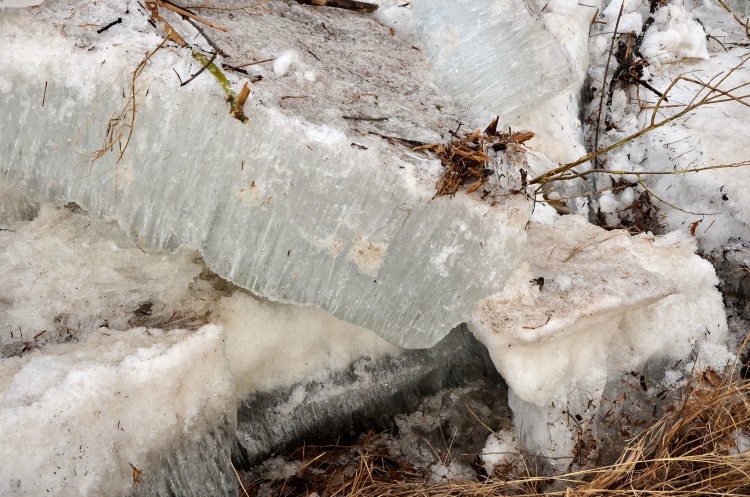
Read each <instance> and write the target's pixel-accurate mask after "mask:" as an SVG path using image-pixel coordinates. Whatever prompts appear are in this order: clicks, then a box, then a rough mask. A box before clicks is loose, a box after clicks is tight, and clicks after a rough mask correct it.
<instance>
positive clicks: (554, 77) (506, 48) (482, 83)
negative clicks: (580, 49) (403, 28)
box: [414, 0, 575, 116]
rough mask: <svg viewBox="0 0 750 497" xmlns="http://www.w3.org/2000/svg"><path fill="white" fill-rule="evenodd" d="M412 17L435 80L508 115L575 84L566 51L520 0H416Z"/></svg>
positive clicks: (530, 6)
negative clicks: (483, 0)
mask: <svg viewBox="0 0 750 497" xmlns="http://www.w3.org/2000/svg"><path fill="white" fill-rule="evenodd" d="M414 16H415V18H416V19H417V24H418V26H419V27H418V29H419V30H420V31H421V38H422V41H423V45H424V47H425V49H426V50H427V53H428V54H429V55H430V57H431V59H432V62H433V73H434V74H435V80H436V83H437V85H438V86H439V87H440V88H442V89H443V90H445V91H446V92H448V93H449V94H451V95H453V96H456V97H458V98H460V99H465V100H466V101H468V102H470V103H471V104H472V105H476V106H479V107H484V108H488V109H490V110H491V111H492V112H495V113H497V114H500V115H503V116H508V115H510V114H511V113H512V112H513V111H516V110H519V109H523V108H527V109H528V108H529V107H531V106H533V105H534V104H538V103H540V102H542V101H544V100H546V99H549V98H550V97H552V96H554V95H557V94H560V93H562V92H563V91H564V90H566V89H568V88H570V87H572V86H573V84H574V80H575V77H574V74H573V67H572V64H571V61H570V56H569V54H568V51H567V50H565V48H563V46H562V45H561V44H560V42H559V41H558V40H557V38H555V36H554V35H553V34H552V33H551V32H550V31H549V30H547V28H546V27H545V25H544V21H543V20H542V19H541V17H540V16H539V15H538V14H537V12H536V11H535V9H534V7H533V6H532V4H531V3H530V2H524V1H522V0H493V1H489V2H475V1H472V0H420V1H418V2H415V5H414Z"/></svg>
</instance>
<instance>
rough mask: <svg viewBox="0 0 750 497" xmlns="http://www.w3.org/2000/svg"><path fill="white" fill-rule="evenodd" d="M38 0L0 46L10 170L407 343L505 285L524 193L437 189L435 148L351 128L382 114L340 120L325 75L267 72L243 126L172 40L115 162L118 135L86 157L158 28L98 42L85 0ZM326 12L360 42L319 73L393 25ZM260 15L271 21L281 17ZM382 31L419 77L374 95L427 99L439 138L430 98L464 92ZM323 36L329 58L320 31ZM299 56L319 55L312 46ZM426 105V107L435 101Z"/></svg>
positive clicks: (148, 242)
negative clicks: (407, 91)
mask: <svg viewBox="0 0 750 497" xmlns="http://www.w3.org/2000/svg"><path fill="white" fill-rule="evenodd" d="M44 8H45V9H49V10H45V11H44V12H43V13H42V14H41V15H40V14H36V16H37V17H36V21H32V20H31V15H30V14H29V15H26V14H24V13H23V12H19V13H14V14H11V15H7V16H3V17H2V18H0V32H1V33H2V36H3V40H2V42H3V44H4V45H5V47H6V49H7V52H8V53H9V54H12V55H11V56H9V57H4V58H3V60H2V61H0V85H1V86H2V88H3V93H2V99H3V104H2V106H3V110H4V115H5V118H4V119H3V120H2V122H1V123H0V151H2V159H0V160H1V161H2V162H0V171H1V172H2V177H3V178H4V179H7V180H8V181H10V182H11V183H13V184H15V185H18V186H20V187H22V188H23V190H24V191H26V192H28V193H30V194H32V195H33V196H35V197H36V198H37V199H39V200H50V201H54V202H67V201H75V202H77V203H78V204H80V205H81V206H83V207H84V208H85V209H87V210H89V211H90V212H91V213H92V214H94V215H97V216H100V217H104V218H111V219H115V220H117V221H118V222H119V224H120V226H121V227H122V228H123V229H125V230H126V231H127V232H128V233H129V234H130V235H131V236H132V238H133V240H135V241H136V242H137V243H138V244H140V245H141V246H142V247H143V248H145V249H150V250H174V249H176V248H178V247H180V246H183V245H187V246H192V247H195V248H197V249H199V250H200V251H201V253H202V254H203V256H204V258H205V260H206V263H207V264H208V265H209V266H210V267H211V268H212V269H213V270H214V271H216V272H217V273H218V274H219V275H221V276H223V277H225V278H226V279H228V280H230V281H232V282H234V283H236V284H238V285H240V286H243V287H245V288H247V289H249V290H251V291H253V292H255V293H256V294H259V295H262V296H265V297H268V298H270V299H272V300H276V301H280V302H291V303H296V304H303V305H315V306H318V307H320V308H322V309H324V310H326V311H328V312H330V313H331V314H333V315H334V316H337V317H339V318H341V319H343V320H346V321H348V322H351V323H355V324H358V325H360V326H363V327H365V328H369V329H371V330H373V331H376V332H377V333H379V334H381V335H382V336H384V337H385V338H387V339H388V340H390V341H392V342H393V343H396V344H398V345H401V346H404V347H427V346H430V345H433V344H434V343H435V342H436V341H438V340H439V339H440V338H442V337H443V336H444V335H445V334H447V333H448V331H449V330H450V329H451V328H452V327H453V326H455V325H456V324H457V323H460V322H462V321H465V320H467V319H468V318H469V316H470V313H471V311H472V310H473V308H474V306H475V305H476V303H477V302H478V301H479V300H481V299H482V298H484V297H487V296H488V295H490V294H492V293H495V292H497V291H498V290H500V289H502V288H503V285H504V283H505V281H506V280H507V278H508V276H509V275H510V273H511V272H512V269H513V268H514V267H515V266H516V265H517V264H518V262H519V260H520V257H521V251H522V248H523V245H524V239H525V231H524V228H525V226H526V222H527V220H528V217H529V214H530V209H531V206H530V203H529V202H528V200H526V199H525V198H524V197H523V196H519V195H516V196H509V197H507V199H506V200H504V201H502V202H499V203H497V204H496V205H490V204H489V203H487V202H482V201H479V200H477V199H472V198H470V197H468V196H465V195H458V196H456V197H455V198H448V197H443V198H437V199H432V196H433V194H434V183H435V180H436V179H437V173H438V168H439V166H438V165H437V164H436V163H435V162H434V161H429V160H426V159H425V158H422V157H416V156H415V155H414V154H413V153H411V152H410V151H409V150H408V148H406V149H403V148H401V149H399V148H397V147H394V146H393V145H392V144H391V143H390V142H388V141H386V140H384V139H383V138H382V137H381V136H378V135H375V134H369V135H367V136H363V133H360V132H357V129H358V127H357V126H370V129H371V128H372V126H375V124H374V123H378V121H371V120H370V121H368V120H361V122H360V124H358V125H357V126H354V125H350V124H347V123H348V122H349V121H353V120H351V119H344V118H343V117H342V114H344V113H345V112H348V111H347V110H346V109H343V108H342V107H336V106H331V103H330V102H326V101H325V100H320V99H319V100H316V98H315V97H316V93H315V92H320V95H322V96H323V97H325V96H326V95H328V92H329V90H328V89H327V88H326V87H325V86H323V87H322V88H321V87H317V86H315V85H314V84H308V83H310V82H309V81H307V80H306V79H305V78H304V77H303V78H296V76H295V79H294V80H293V81H292V80H289V79H285V76H274V75H272V74H270V73H266V77H267V78H266V79H267V80H268V82H267V83H266V85H267V88H271V89H269V90H267V92H266V90H264V87H261V86H259V87H258V89H257V91H258V93H259V96H258V100H256V101H255V102H253V103H252V104H250V105H248V107H247V108H246V112H247V113H248V114H249V115H250V116H251V120H250V122H249V123H248V124H246V125H242V124H240V123H239V122H238V121H236V120H234V119H231V118H230V117H228V116H227V115H226V104H225V102H224V101H223V98H221V97H220V96H219V95H218V94H217V93H218V92H217V91H215V90H214V86H213V85H215V81H212V80H211V79H210V77H208V76H205V78H207V79H205V80H201V82H200V83H199V81H198V80H196V81H195V82H194V83H193V84H191V85H189V86H186V87H181V88H180V87H179V86H177V85H178V84H179V83H178V81H177V78H176V77H175V76H174V72H173V68H175V69H177V70H178V71H180V72H182V73H189V72H190V71H195V70H196V69H197V67H196V66H193V67H192V68H191V67H188V66H187V64H186V63H185V62H184V59H185V58H187V59H190V57H189V53H188V54H185V53H182V52H181V51H179V50H177V49H168V50H163V51H162V52H159V53H157V54H155V55H154V56H153V57H152V62H151V63H150V64H149V66H148V68H147V71H146V72H145V73H144V75H143V78H142V79H141V81H142V82H143V86H138V87H137V91H138V94H137V113H136V120H135V124H134V133H133V136H132V140H131V141H130V143H129V145H128V148H127V150H126V152H125V154H124V156H123V158H122V160H121V161H120V162H119V163H117V162H116V158H117V155H118V153H117V147H119V146H121V145H123V143H124V142H121V143H119V144H117V145H115V147H113V148H114V149H115V150H114V151H113V152H110V153H108V154H105V155H104V156H103V157H102V159H100V160H99V161H97V162H95V163H93V164H91V163H90V162H87V161H86V158H87V157H88V155H87V154H89V153H90V152H91V151H93V150H96V149H97V148H98V147H100V146H101V143H102V133H103V130H105V129H106V128H107V125H108V119H110V117H111V116H112V113H113V111H114V112H115V113H116V112H117V109H121V108H122V106H123V103H124V100H123V94H126V95H127V92H128V90H129V88H130V82H131V78H130V74H129V73H130V71H132V69H133V67H134V65H133V62H135V63H137V61H138V60H139V58H140V57H141V55H140V54H138V53H137V52H138V51H140V52H141V53H142V52H144V51H145V50H147V49H149V48H153V47H152V46H151V45H153V44H154V43H156V44H158V43H159V41H160V40H159V39H158V37H156V36H155V35H153V34H150V33H148V32H147V33H145V34H136V33H137V32H133V31H130V32H129V33H130V36H131V38H127V37H119V38H117V37H115V38H114V40H109V41H107V42H106V43H102V42H101V39H99V38H96V37H94V36H93V35H92V33H90V32H86V31H85V28H81V27H80V26H81V25H83V24H84V23H83V22H81V23H80V24H75V23H74V21H83V17H81V16H82V15H83V14H82V12H88V11H87V10H86V9H81V10H76V9H75V7H74V6H69V5H59V4H57V5H55V4H50V5H46V6H45V7H44ZM108 8H110V9H113V7H111V6H110V7H107V6H99V7H97V10H94V11H93V14H88V15H95V16H97V18H100V19H102V20H107V19H109V18H110V17H108V16H113V15H115V14H117V11H116V9H115V10H113V11H112V12H110V11H107V10H106V9H108ZM274 8H278V9H287V10H286V13H287V16H278V15H277V14H274V15H268V16H263V17H261V18H260V19H261V22H265V23H273V22H276V23H277V24H278V25H279V26H287V25H290V24H293V25H294V26H296V28H295V29H297V30H298V31H299V32H300V33H304V32H305V31H304V30H305V29H306V28H305V27H304V25H303V23H301V22H300V21H299V20H298V21H296V22H293V23H290V19H292V20H294V19H295V18H299V19H302V18H305V19H306V17H305V16H311V15H317V14H310V12H314V11H310V10H309V9H308V10H305V9H303V8H302V7H299V6H291V7H290V6H288V5H286V4H281V3H279V4H278V5H277V4H276V3H274ZM55 9H57V10H55ZM275 15H276V16H277V17H274V16H275ZM321 15H324V16H334V17H333V18H330V19H329V18H325V21H321V20H320V19H318V20H317V23H321V22H327V23H329V24H330V25H331V26H336V27H337V29H344V28H346V29H348V30H350V32H348V35H347V36H343V35H340V36H339V37H338V42H337V43H335V44H331V45H332V46H335V47H337V48H336V50H339V49H340V48H341V46H344V47H349V52H348V53H349V55H351V57H350V58H340V59H335V60H334V59H333V57H332V58H331V59H330V60H331V62H329V63H328V65H325V64H323V65H320V66H316V67H317V68H318V69H317V70H318V74H322V75H323V76H325V72H324V70H325V69H326V68H330V70H331V71H332V72H333V71H335V72H336V75H338V76H340V77H342V78H343V77H344V75H345V73H346V71H345V70H343V69H342V66H343V68H344V69H346V67H347V66H346V64H348V63H350V62H349V61H352V62H351V64H355V61H356V64H358V65H357V66H356V67H357V68H359V67H360V66H359V65H361V61H359V59H356V58H355V57H354V55H353V54H356V49H357V48H358V47H359V46H360V45H359V44H360V41H359V39H358V38H357V37H356V36H354V35H355V34H357V33H362V36H365V35H366V33H369V32H371V31H372V30H373V29H380V30H382V31H384V33H386V34H385V35H384V36H385V39H387V37H388V36H389V35H388V34H387V30H386V28H383V27H382V26H379V25H377V24H375V23H374V22H372V21H368V20H362V19H360V20H356V19H357V18H355V17H354V16H352V15H351V14H348V13H345V14H340V13H327V12H326V13H325V14H321ZM45 16H46V17H45ZM64 16H70V19H71V20H70V21H68V23H67V29H66V33H65V34H61V33H60V32H59V31H57V30H56V29H54V27H53V25H52V21H51V19H53V18H61V17H64ZM130 16H131V17H129V18H128V21H127V22H126V21H125V20H124V21H123V24H124V25H125V27H127V26H128V25H130V26H131V27H133V29H136V26H137V29H138V30H143V29H149V30H150V27H148V25H147V24H146V17H145V15H144V14H143V13H139V12H136V11H132V12H131V14H130ZM347 16H348V17H347ZM45 19H46V21H48V22H47V23H45V22H44V21H45ZM243 19H245V21H244V22H249V21H247V18H243ZM334 22H336V23H338V24H331V23H334ZM139 23H140V24H139ZM144 26H145V28H144ZM185 29H187V28H185ZM237 29H239V28H237ZM264 29H266V30H267V33H268V36H271V32H272V31H273V30H272V29H271V28H269V27H265V28H264ZM321 29H322V28H321ZM329 29H332V28H329ZM357 30H358V31H357ZM42 32H43V33H44V34H43V35H42ZM243 32H244V31H243ZM291 33H292V34H293V35H295V36H296V34H295V33H297V32H295V31H291ZM113 36H115V35H113ZM300 36H301V35H300ZM368 36H370V35H368ZM368 39H369V38H368ZM270 40H271V41H268V42H267V44H269V46H270V45H273V44H274V43H276V44H279V46H281V44H283V43H293V41H294V40H293V39H291V40H290V39H289V32H283V33H280V34H277V35H276V37H275V38H271V39H270ZM284 40H286V41H284ZM236 41H237V39H235V42H236ZM312 41H314V40H312ZM312 41H311V40H307V43H311V42H312ZM387 43H389V45H388V47H389V48H390V49H391V51H390V52H382V53H380V55H379V58H378V54H377V52H376V51H373V50H370V53H369V56H370V57H376V58H375V59H372V58H371V59H370V60H369V64H370V65H373V66H375V65H377V64H383V65H387V67H388V68H389V71H392V74H390V75H389V78H390V80H392V81H400V80H403V81H410V82H411V85H412V86H411V87H414V88H417V87H419V88H421V89H419V90H415V92H414V94H413V95H411V96H409V97H408V98H407V97H404V96H399V93H398V92H397V91H395V90H393V89H392V88H391V89H388V88H387V87H386V88H385V89H384V90H383V91H382V92H381V94H379V96H378V98H377V101H378V106H377V109H376V110H377V111H378V112H382V111H384V110H387V109H393V108H398V106H399V105H402V103H403V102H405V101H410V102H412V103H411V105H412V106H413V107H414V106H416V110H415V111H414V112H409V113H408V114H409V115H411V116H412V117H411V119H413V120H414V121H419V123H421V124H420V128H419V129H417V131H418V132H419V133H421V135H422V136H428V135H430V134H431V135H432V136H439V133H440V132H443V131H445V129H444V128H441V125H440V122H439V121H440V119H432V117H440V116H443V114H440V113H439V112H438V111H437V110H436V109H435V107H434V105H433V104H431V102H435V101H443V102H445V103H446V106H447V107H448V109H450V108H451V105H453V104H451V102H450V99H447V97H443V96H441V94H440V93H439V92H437V91H436V90H435V89H434V88H432V87H430V86H429V85H421V84H419V85H417V84H416V83H417V82H419V83H421V82H422V81H424V80H427V79H428V73H427V72H426V70H427V65H426V62H425V60H424V59H423V57H422V56H421V54H420V52H419V51H418V50H415V49H413V48H412V47H411V46H410V45H408V44H406V43H391V42H387ZM77 46H79V47H80V46H84V47H86V48H87V49H86V50H82V49H81V48H77ZM314 48H315V50H316V51H318V50H320V51H319V52H318V53H316V54H315V55H316V57H317V58H318V59H320V60H326V55H327V53H326V52H324V51H322V50H324V49H325V44H323V43H321V44H320V45H319V46H317V45H316V46H315V47H314ZM332 50H334V49H332ZM134 52H135V53H134ZM62 54H65V55H64V56H63V55H62ZM318 54H320V55H318ZM305 60H306V61H307V62H308V63H309V64H318V63H320V61H317V62H313V61H316V60H317V59H315V58H313V57H312V56H311V57H308V58H306V59H305ZM393 60H397V61H399V64H398V65H397V64H394V62H392V61H393ZM404 61H405V62H411V63H408V64H406V63H402V62H404ZM321 64H322V63H321ZM334 64H335V65H334ZM69 67H75V68H76V69H75V71H70V70H67V68H69ZM420 71H421V72H420ZM295 74H296V73H295ZM274 78H275V79H274ZM366 80H367V77H366V76H365V77H363V76H361V75H359V74H358V71H357V70H352V71H351V74H350V76H349V79H348V80H344V81H343V82H342V81H338V82H337V83H336V85H338V87H344V86H346V84H349V85H352V86H366V84H367V83H366ZM347 82H348V83H347ZM274 84H276V85H277V86H278V87H277V88H274ZM294 85H301V86H294ZM279 88H281V89H279ZM303 92H304V93H303ZM353 93H354V94H359V93H360V92H359V91H355V92H353ZM289 94H291V95H300V96H301V95H308V96H309V97H310V98H309V100H310V102H308V103H306V104H305V105H308V107H306V108H305V109H306V110H305V109H296V110H290V109H289V108H286V107H284V105H286V104H285V103H284V102H288V101H290V100H294V99H284V98H283V97H284V96H285V95H289ZM416 97H419V98H416ZM363 98H368V97H367V96H361V97H360V98H359V99H358V100H362V99H363ZM399 98H400V99H401V100H399ZM265 99H267V100H266V103H263V104H261V103H260V101H261V100H265ZM298 100H307V99H298ZM269 102H270V103H269ZM428 104H430V105H433V107H432V109H431V110H430V111H429V112H430V113H427V114H426V112H427V110H428ZM309 106H312V107H309ZM316 106H317V107H316ZM316 108H317V109H319V113H331V112H336V113H338V115H337V116H336V117H335V118H331V122H332V125H331V126H328V125H325V124H321V123H319V122H317V123H316V122H315V121H316V119H317V120H320V119H321V117H320V115H318V116H317V118H316V116H315V114H316V110H315V109H316ZM453 108H457V107H455V106H453ZM394 112H395V111H394ZM297 115H300V116H302V117H296V116H297ZM399 116H400V115H394V117H393V119H392V121H393V123H391V122H390V121H391V119H390V118H389V122H385V123H384V125H383V126H384V127H383V128H382V129H381V130H380V131H381V133H380V134H386V133H395V132H397V131H398V130H399V129H401V128H402V127H404V126H405V127H410V126H411V127H414V126H413V124H414V123H413V122H412V121H409V120H405V119H406V118H403V119H402V118H401V117H399ZM425 116H426V117H425ZM454 124H455V122H454ZM359 131H362V130H361V129H360V130H359ZM365 134H366V133H365Z"/></svg>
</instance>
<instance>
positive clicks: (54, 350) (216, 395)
mask: <svg viewBox="0 0 750 497" xmlns="http://www.w3.org/2000/svg"><path fill="white" fill-rule="evenodd" d="M234 403H235V398H234V389H233V385H232V375H231V373H230V371H229V367H228V364H227V361H226V356H225V355H224V333H223V331H222V330H221V328H219V327H216V326H206V327H204V328H202V329H200V330H198V331H196V332H185V331H177V330H175V331H170V332H161V331H159V330H147V329H144V328H137V329H133V330H128V331H116V330H109V329H107V328H102V329H100V330H99V331H97V332H95V333H90V334H87V335H86V336H84V337H81V339H80V342H79V343H67V344H59V345H56V346H55V347H50V348H47V349H45V350H44V351H43V352H34V353H31V354H29V355H26V356H24V357H19V358H10V359H4V360H3V361H1V362H0V453H1V454H2V460H3V464H2V466H1V467H0V493H2V494H3V495H17V496H27V495H28V496H38V495H46V494H50V495H124V494H126V492H127V491H128V490H129V489H130V488H131V487H132V486H133V485H134V481H133V478H134V476H133V474H134V473H133V471H134V469H133V467H135V468H137V469H138V470H139V471H141V472H142V478H143V479H144V480H145V479H149V478H151V477H152V475H153V474H154V473H158V471H159V468H158V466H157V465H158V461H159V460H158V456H159V454H160V453H165V452H168V451H170V450H174V446H175V445H176V444H177V443H179V441H180V440H182V439H194V438H200V437H201V436H203V435H204V434H206V433H207V432H209V431H210V430H211V429H214V428H216V427H221V425H222V423H223V420H224V419H229V420H233V414H232V406H233V405H234ZM231 423H233V421H231ZM186 464H187V463H186Z"/></svg>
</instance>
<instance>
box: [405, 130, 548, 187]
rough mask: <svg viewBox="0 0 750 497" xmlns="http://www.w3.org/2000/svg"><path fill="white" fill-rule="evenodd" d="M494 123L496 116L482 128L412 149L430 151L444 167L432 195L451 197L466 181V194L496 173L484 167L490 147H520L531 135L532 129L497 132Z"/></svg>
mask: <svg viewBox="0 0 750 497" xmlns="http://www.w3.org/2000/svg"><path fill="white" fill-rule="evenodd" d="M497 124H498V118H495V120H494V121H492V122H491V123H490V125H489V126H487V129H485V130H484V131H480V130H477V131H474V132H473V133H464V135H463V136H459V135H458V130H456V132H455V133H453V138H451V141H450V142H449V143H447V144H443V143H433V144H430V145H422V146H419V147H415V148H414V150H415V151H427V150H430V151H432V152H433V153H434V154H435V155H436V156H437V157H438V159H440V162H441V163H442V164H443V167H444V168H445V170H444V171H443V174H442V175H441V176H440V179H439V180H438V182H437V184H436V185H435V188H436V189H437V192H436V193H435V197H440V196H443V195H450V196H451V197H452V196H454V195H455V194H456V193H457V192H458V191H459V190H460V189H461V188H463V187H464V186H465V185H467V184H470V186H469V187H468V188H467V189H466V193H473V192H475V191H476V190H477V189H479V187H480V186H482V185H483V184H484V183H485V182H486V181H487V178H488V177H489V176H491V175H492V174H493V173H494V172H495V171H494V170H493V169H490V168H489V167H487V166H488V164H489V163H490V162H492V158H491V157H490V155H489V154H490V153H491V152H490V150H492V151H494V152H499V151H501V150H506V149H507V148H508V147H509V146H510V147H514V146H515V147H519V146H520V145H521V144H522V143H524V142H526V141H528V140H530V139H531V138H533V137H534V133H533V132H531V131H521V132H518V133H513V132H511V131H508V132H507V133H503V132H498V130H497ZM435 197H433V198H435Z"/></svg>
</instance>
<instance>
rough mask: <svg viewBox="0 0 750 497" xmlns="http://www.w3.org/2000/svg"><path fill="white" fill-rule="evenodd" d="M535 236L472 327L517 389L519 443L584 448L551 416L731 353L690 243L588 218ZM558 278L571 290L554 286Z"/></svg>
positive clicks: (719, 306) (705, 267)
mask: <svg viewBox="0 0 750 497" xmlns="http://www.w3.org/2000/svg"><path fill="white" fill-rule="evenodd" d="M528 236H529V239H528V247H527V251H526V258H527V259H526V262H525V263H524V264H522V265H521V266H520V267H519V269H518V270H517V271H516V273H515V274H514V275H513V276H512V277H511V281H510V283H509V284H508V285H507V286H506V288H505V290H504V291H503V292H501V293H499V294H497V295H495V296H493V297H489V298H488V299H487V300H486V301H485V302H484V303H483V304H482V305H480V306H479V307H478V309H477V311H476V312H475V315H474V318H473V321H472V323H473V327H472V328H473V331H474V333H475V334H476V335H477V337H478V338H479V339H480V340H481V341H482V342H483V343H485V344H486V345H487V348H488V349H489V351H490V355H491V356H492V358H493V361H494V362H495V365H496V367H497V368H498V371H500V373H501V374H502V375H503V377H504V378H505V380H506V381H507V382H508V385H509V387H510V388H511V392H512V396H513V398H514V399H515V402H514V412H515V416H516V420H517V429H518V432H519V433H518V435H519V439H520V440H523V442H524V444H526V448H531V449H533V450H534V451H540V452H542V453H544V454H545V455H548V456H550V457H561V456H565V455H566V454H569V453H570V450H571V449H572V443H573V440H571V439H568V440H566V433H569V430H568V429H567V423H568V422H569V421H568V420H567V419H566V418H565V417H561V416H559V413H558V412H556V411H555V410H554V409H553V408H551V406H553V405H555V404H557V405H558V406H560V405H565V404H567V405H569V406H571V407H569V409H572V410H573V412H578V411H582V410H584V408H585V407H586V405H588V403H589V401H590V400H592V399H593V400H594V401H596V400H597V399H599V398H600V397H601V394H602V392H603V391H604V387H605V385H606V384H607V381H608V380H609V379H610V378H614V377H617V375H619V374H622V373H623V372H627V371H631V370H633V369H637V368H638V367H640V365H642V364H644V363H646V362H648V361H650V360H654V359H659V360H665V359H672V360H676V359H684V358H686V357H687V356H688V355H689V354H690V352H691V351H692V350H693V349H694V347H695V344H696V342H704V341H707V342H710V343H713V344H723V343H724V340H725V336H726V330H727V325H726V317H725V315H724V311H723V303H722V299H721V295H720V294H719V293H718V292H717V291H716V290H715V288H714V285H716V283H717V279H716V276H715V274H714V271H713V268H712V267H711V265H710V264H709V263H708V262H707V261H705V260H703V259H701V258H700V257H698V256H697V255H695V254H694V253H693V252H694V251H695V244H694V242H693V241H692V240H691V239H690V237H687V236H685V235H681V234H679V233H675V234H673V235H671V236H666V237H661V238H660V237H653V236H649V235H640V236H638V237H631V236H629V235H628V234H627V233H626V232H624V231H605V230H603V229H601V228H598V227H595V226H593V225H591V224H588V223H587V222H586V221H585V220H584V219H583V218H580V217H576V216H564V217H561V218H560V219H559V220H558V221H557V222H555V224H554V225H552V226H550V225H535V224H532V225H531V226H530V227H529V234H528ZM558 275H560V277H561V280H560V281H562V283H563V284H562V285H560V284H549V283H547V282H548V281H549V280H553V281H554V282H557V281H558ZM540 276H541V277H543V278H544V279H543V280H542V281H541V283H540V280H539V279H538V278H539V277H540ZM706 330H709V331H710V334H709V335H707V334H706ZM584 344H585V345H584ZM704 350H705V351H706V356H707V357H706V359H705V362H707V363H716V362H719V363H722V364H721V365H723V363H725V361H726V360H727V359H728V358H729V357H728V355H727V353H726V349H725V348H723V347H722V346H719V347H717V348H712V347H706V348H705V349H704ZM714 356H715V358H714ZM532 419H533V422H531V421H530V420H532ZM550 430H554V431H556V433H557V434H556V435H550Z"/></svg>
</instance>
